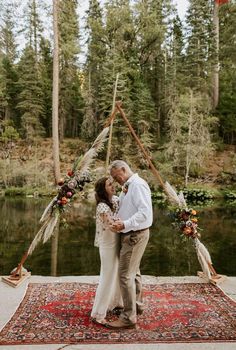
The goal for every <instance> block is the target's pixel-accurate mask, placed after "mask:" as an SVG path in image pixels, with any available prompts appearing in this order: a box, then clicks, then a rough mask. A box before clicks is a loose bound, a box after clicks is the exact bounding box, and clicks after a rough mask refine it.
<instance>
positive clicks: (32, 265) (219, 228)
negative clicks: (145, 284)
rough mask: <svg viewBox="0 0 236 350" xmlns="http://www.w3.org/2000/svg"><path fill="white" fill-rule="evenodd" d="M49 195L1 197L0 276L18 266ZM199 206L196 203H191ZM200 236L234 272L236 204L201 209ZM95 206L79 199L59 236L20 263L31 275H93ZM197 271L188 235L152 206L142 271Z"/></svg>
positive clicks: (224, 268)
mask: <svg viewBox="0 0 236 350" xmlns="http://www.w3.org/2000/svg"><path fill="white" fill-rule="evenodd" d="M48 202H49V200H48V199H34V198H8V197H2V198H0V216H1V225H0V275H5V274H9V273H10V271H11V270H12V269H13V268H14V267H16V266H17V264H18V262H19V261H20V259H21V257H22V256H23V254H24V253H25V251H26V250H27V249H28V247H29V245H30V243H31V242H32V240H33V238H34V236H35V234H36V233H37V231H38V229H39V228H40V224H39V218H40V216H41V214H42V212H43V210H44V208H45V207H46V205H47V204H48ZM194 208H196V209H198V208H197V207H194ZM198 211H199V226H200V227H201V228H202V229H203V231H202V232H201V235H202V237H201V241H202V242H203V243H204V244H205V245H206V247H207V248H208V250H209V252H210V254H211V257H212V261H213V264H214V267H215V269H216V271H217V272H218V273H220V274H226V275H228V276H236V206H231V205H230V204H229V203H222V204H215V205H213V206H210V207H205V208H200V209H198ZM94 214H95V206H94V205H93V204H91V203H85V202H83V204H77V206H76V207H75V208H74V207H73V208H70V209H69V212H68V213H67V215H66V219H67V223H68V226H67V227H64V226H62V225H61V227H60V232H59V237H58V240H57V239H56V238H54V239H51V240H50V241H49V242H47V243H46V244H44V245H43V244H40V245H39V246H38V247H37V248H36V249H35V251H34V252H33V254H32V256H29V257H28V259H27V260H26V262H25V264H24V266H25V267H26V268H27V270H29V271H31V273H32V274H34V275H47V276H49V275H57V276H66V275H97V274H99V267H100V262H99V254H98V249H97V248H96V247H94V245H93V242H94V232H95V217H94ZM199 270H200V265H199V263H198V260H197V256H196V253H195V249H194V247H193V244H192V242H191V240H189V241H187V242H183V241H182V240H181V238H180V235H179V233H177V231H176V230H175V229H173V228H172V226H171V218H170V216H169V212H168V210H167V209H163V208H159V207H158V206H157V205H155V206H154V224H153V226H152V228H151V237H150V241H149V244H148V246H147V249H146V251H145V254H144V257H143V260H142V263H141V272H142V274H145V275H155V276H184V275H196V273H197V271H199Z"/></svg>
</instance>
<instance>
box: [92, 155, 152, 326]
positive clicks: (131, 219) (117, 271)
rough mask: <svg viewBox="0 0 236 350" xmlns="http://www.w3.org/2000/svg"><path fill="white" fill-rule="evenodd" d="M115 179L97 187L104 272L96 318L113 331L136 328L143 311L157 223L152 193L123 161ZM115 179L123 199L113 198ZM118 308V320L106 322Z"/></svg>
mask: <svg viewBox="0 0 236 350" xmlns="http://www.w3.org/2000/svg"><path fill="white" fill-rule="evenodd" d="M110 175H111V177H103V178H101V179H99V180H98V181H97V183H96V185H95V196H96V202H97V210H96V236H95V245H96V246H98V247H99V254H100V260H101V269H100V279H99V285H98V288H97V291H96V296H95V301H94V305H93V309H92V312H91V317H92V320H93V322H95V323H99V324H102V325H104V326H105V327H108V328H112V329H126V328H135V327H136V323H137V315H139V314H142V312H143V309H144V306H143V300H142V281H141V274H140V270H139V265H140V261H141V258H142V256H143V253H144V250H145V248H146V245H147V243H148V239H149V227H150V226H151V225H152V218H153V214H152V201H151V192H150V189H149V186H148V184H147V183H146V181H144V180H143V179H142V178H141V177H139V175H138V174H136V173H133V172H132V170H131V169H130V167H129V165H128V164H127V163H126V162H124V161H122V160H116V161H114V162H113V163H112V164H111V166H110ZM113 180H114V181H116V182H118V183H119V184H120V185H122V186H123V191H122V192H121V194H120V196H119V198H118V197H117V196H115V195H114V192H115V190H114V186H113ZM114 309H115V310H120V315H119V318H118V319H117V320H116V321H113V322H107V320H106V315H107V312H109V311H112V310H114Z"/></svg>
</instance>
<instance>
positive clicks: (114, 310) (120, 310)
mask: <svg viewBox="0 0 236 350" xmlns="http://www.w3.org/2000/svg"><path fill="white" fill-rule="evenodd" d="M123 310H124V308H123V307H119V306H117V307H115V308H114V309H113V310H112V311H111V312H112V314H113V315H117V316H119V315H120V314H121V312H122V311H123Z"/></svg>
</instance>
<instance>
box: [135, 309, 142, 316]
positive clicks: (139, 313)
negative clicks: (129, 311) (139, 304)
mask: <svg viewBox="0 0 236 350" xmlns="http://www.w3.org/2000/svg"><path fill="white" fill-rule="evenodd" d="M143 311H144V310H143V309H138V308H137V310H136V312H137V315H142V314H143Z"/></svg>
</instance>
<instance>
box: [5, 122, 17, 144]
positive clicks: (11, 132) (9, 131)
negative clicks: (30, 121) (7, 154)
mask: <svg viewBox="0 0 236 350" xmlns="http://www.w3.org/2000/svg"><path fill="white" fill-rule="evenodd" d="M18 139H19V134H18V132H17V130H16V129H15V128H14V126H13V125H11V122H10V121H4V122H2V123H0V141H2V142H4V143H5V144H7V143H8V142H12V141H16V140H18Z"/></svg>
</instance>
